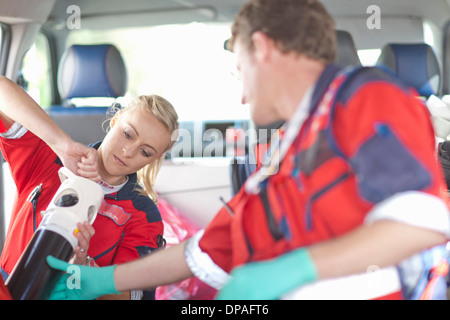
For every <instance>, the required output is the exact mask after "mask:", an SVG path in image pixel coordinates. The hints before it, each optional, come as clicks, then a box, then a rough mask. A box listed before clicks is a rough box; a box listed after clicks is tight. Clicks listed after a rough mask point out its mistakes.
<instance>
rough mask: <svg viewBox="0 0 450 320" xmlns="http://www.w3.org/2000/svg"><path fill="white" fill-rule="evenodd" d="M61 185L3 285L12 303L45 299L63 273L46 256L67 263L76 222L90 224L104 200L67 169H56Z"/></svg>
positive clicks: (95, 187)
mask: <svg viewBox="0 0 450 320" xmlns="http://www.w3.org/2000/svg"><path fill="white" fill-rule="evenodd" d="M59 175H60V178H61V181H62V183H61V186H60V187H59V189H58V191H57V192H56V194H55V196H54V197H53V199H52V201H51V202H50V204H49V205H48V207H47V210H46V211H44V212H43V219H42V221H41V223H40V224H39V227H38V228H37V230H36V232H35V233H34V235H33V237H32V238H31V240H30V242H29V243H28V246H27V247H26V248H25V250H24V252H23V253H22V255H21V256H20V259H19V261H18V262H17V263H16V265H15V266H14V269H13V271H12V272H11V274H10V275H9V277H8V279H7V280H6V282H5V285H6V286H7V287H8V290H9V292H10V294H11V297H12V298H13V299H14V300H40V299H47V298H48V297H49V295H50V293H51V291H52V290H53V288H54V286H55V284H56V282H57V281H58V279H59V278H60V277H61V275H62V272H61V271H58V270H54V269H53V268H51V267H50V266H49V265H48V264H47V257H48V256H49V255H51V256H53V257H55V258H57V259H60V260H63V261H66V262H68V261H69V260H70V258H71V257H72V256H73V253H74V250H75V247H76V245H77V243H78V239H77V238H76V236H75V233H74V232H75V230H76V228H77V223H79V222H84V221H88V222H89V223H91V224H92V223H93V222H94V219H95V217H96V215H97V211H98V209H99V208H100V205H101V201H102V199H103V191H102V189H101V187H100V186H99V185H98V184H97V183H95V182H93V181H90V180H88V179H86V178H82V177H79V176H76V175H75V174H74V173H72V172H71V171H70V170H69V169H67V168H65V167H62V168H61V169H60V170H59Z"/></svg>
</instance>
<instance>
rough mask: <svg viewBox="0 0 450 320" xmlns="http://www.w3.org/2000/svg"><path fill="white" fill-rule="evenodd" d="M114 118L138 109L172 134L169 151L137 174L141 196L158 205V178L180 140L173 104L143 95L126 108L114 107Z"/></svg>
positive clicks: (155, 96)
mask: <svg viewBox="0 0 450 320" xmlns="http://www.w3.org/2000/svg"><path fill="white" fill-rule="evenodd" d="M114 108H115V110H116V112H114V110H112V112H111V111H110V113H115V115H114V117H116V116H119V115H121V114H123V113H125V112H131V111H133V110H136V109H138V108H139V109H142V110H145V111H147V112H149V113H151V114H152V115H153V116H154V117H155V118H156V119H157V120H158V121H159V122H160V123H161V124H163V125H164V126H165V127H166V129H167V130H168V131H169V132H170V134H171V141H170V143H169V144H168V147H167V150H164V152H163V153H162V155H161V156H160V157H159V158H157V159H155V161H153V162H152V163H150V164H148V165H146V166H144V167H143V168H142V169H140V170H139V171H138V172H137V177H138V181H139V183H140V186H141V187H142V189H137V190H138V191H139V192H140V193H141V194H143V195H145V196H148V197H150V198H151V199H152V200H153V202H155V204H158V197H157V195H156V193H155V191H154V190H153V187H154V184H155V181H156V176H157V175H158V172H159V170H160V168H161V165H162V163H163V161H164V158H165V155H166V152H167V151H169V150H170V149H171V148H172V146H173V145H174V143H175V142H176V140H177V138H178V136H177V135H178V115H177V112H176V111H175V108H174V107H173V106H172V104H171V103H170V102H169V101H167V100H166V99H164V98H163V97H161V96H158V95H156V94H152V95H141V96H138V97H136V98H135V99H133V100H132V101H131V102H130V103H129V104H128V105H127V106H126V107H125V108H121V109H119V110H117V107H114V106H113V107H112V109H114Z"/></svg>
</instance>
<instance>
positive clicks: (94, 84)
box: [58, 44, 127, 100]
mask: <svg viewBox="0 0 450 320" xmlns="http://www.w3.org/2000/svg"><path fill="white" fill-rule="evenodd" d="M126 88H127V74H126V68H125V63H124V61H123V59H122V56H121V54H120V52H119V51H118V50H117V48H116V47H115V46H113V45H110V44H101V45H73V46H71V47H69V48H68V49H67V50H66V52H65V53H64V55H63V57H62V59H61V62H60V65H59V69H58V89H59V92H60V95H61V98H62V99H63V100H66V99H72V98H90V97H113V98H117V97H120V96H123V95H124V94H125V92H126Z"/></svg>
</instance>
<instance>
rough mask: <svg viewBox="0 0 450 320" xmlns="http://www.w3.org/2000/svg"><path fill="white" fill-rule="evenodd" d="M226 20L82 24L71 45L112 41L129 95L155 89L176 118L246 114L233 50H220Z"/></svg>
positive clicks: (225, 34) (71, 37) (226, 32)
mask: <svg viewBox="0 0 450 320" xmlns="http://www.w3.org/2000/svg"><path fill="white" fill-rule="evenodd" d="M229 36H230V27H229V25H228V24H203V23H192V24H187V25H166V26H156V27H146V28H124V29H115V30H87V29H80V30H74V31H73V32H71V34H70V35H69V38H68V43H67V46H69V45H71V44H95V43H97V44H98V43H112V44H114V45H115V46H116V47H117V48H118V49H119V51H120V52H121V53H122V56H123V58H124V60H125V64H126V67H127V73H128V93H127V95H128V96H129V97H134V96H136V95H140V94H150V93H155V94H159V95H161V96H163V97H165V98H166V99H168V100H169V101H170V102H172V104H173V105H174V106H175V107H176V108H177V111H178V112H179V116H180V119H181V120H182V121H188V120H202V119H203V120H208V119H222V120H225V119H226V120H229V119H248V117H249V113H248V110H247V109H248V108H245V107H243V106H242V105H241V104H240V84H239V82H238V80H237V79H236V78H235V77H234V76H233V74H232V71H233V70H234V68H235V64H234V61H233V59H234V57H233V54H231V53H230V52H227V51H226V50H224V49H223V44H224V41H225V40H226V39H227V38H228V37H229Z"/></svg>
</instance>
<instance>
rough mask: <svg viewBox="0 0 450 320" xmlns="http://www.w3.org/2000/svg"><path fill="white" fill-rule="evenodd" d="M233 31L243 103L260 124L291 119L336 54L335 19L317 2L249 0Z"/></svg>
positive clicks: (232, 45)
mask: <svg viewBox="0 0 450 320" xmlns="http://www.w3.org/2000/svg"><path fill="white" fill-rule="evenodd" d="M231 32H232V37H231V39H230V40H229V41H228V42H227V47H228V49H230V50H232V51H233V52H235V54H236V64H237V69H238V71H239V72H240V78H241V82H242V103H244V104H245V103H247V104H249V106H250V113H251V117H252V119H253V121H254V122H255V123H256V124H258V125H267V124H269V123H273V122H276V121H280V120H281V121H286V120H288V119H290V118H291V117H292V115H293V113H294V111H295V109H296V107H297V105H298V103H299V102H300V100H301V99H302V97H303V94H304V93H305V92H306V90H307V89H308V88H309V87H311V86H312V85H313V84H314V83H315V81H317V79H318V77H319V76H320V74H321V72H322V71H323V68H324V67H325V65H326V64H328V63H330V62H333V61H334V59H335V57H336V51H337V49H336V33H335V30H334V22H333V20H332V18H331V17H330V15H329V14H328V13H327V12H326V11H325V9H324V7H323V6H322V5H321V4H320V3H319V2H317V1H316V0H250V1H249V2H248V3H247V4H245V5H244V6H243V8H242V9H241V11H240V13H239V14H238V16H237V17H236V19H235V22H234V24H233V26H232V30H231Z"/></svg>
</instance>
